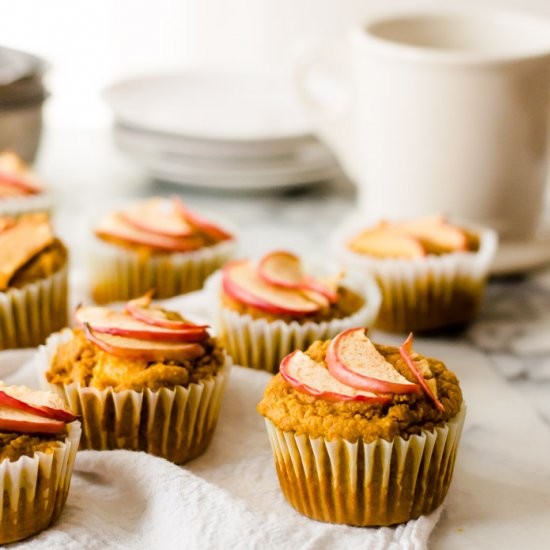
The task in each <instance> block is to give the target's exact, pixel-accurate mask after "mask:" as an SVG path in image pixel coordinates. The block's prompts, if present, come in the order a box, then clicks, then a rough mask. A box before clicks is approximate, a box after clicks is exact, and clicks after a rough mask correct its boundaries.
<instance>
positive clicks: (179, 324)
mask: <svg viewBox="0 0 550 550" xmlns="http://www.w3.org/2000/svg"><path fill="white" fill-rule="evenodd" d="M153 294H154V290H150V291H149V292H147V293H146V294H144V295H143V296H140V297H139V298H135V299H134V300H130V301H129V302H128V303H127V304H126V307H125V309H126V311H127V312H128V313H129V314H130V315H131V316H132V317H133V318H134V319H137V320H138V321H142V322H143V323H145V324H147V325H151V326H154V327H163V328H169V329H171V330H201V331H202V330H205V329H207V328H208V327H209V325H193V324H191V323H188V322H187V321H175V320H174V319H168V317H167V315H166V312H165V311H163V310H162V309H161V308H158V307H151V301H152V298H153Z"/></svg>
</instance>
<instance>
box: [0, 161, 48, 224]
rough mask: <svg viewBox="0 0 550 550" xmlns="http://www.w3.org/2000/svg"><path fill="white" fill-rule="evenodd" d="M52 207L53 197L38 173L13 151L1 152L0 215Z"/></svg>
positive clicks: (46, 210) (14, 214) (18, 213)
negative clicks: (46, 190)
mask: <svg viewBox="0 0 550 550" xmlns="http://www.w3.org/2000/svg"><path fill="white" fill-rule="evenodd" d="M50 209H51V199H50V197H49V196H48V194H47V193H46V192H45V191H44V189H43V188H42V186H41V184H40V183H39V181H38V178H37V177H36V175H35V174H34V173H33V172H32V170H31V169H30V168H29V167H28V166H27V165H26V164H25V162H23V160H22V159H21V158H20V157H19V156H18V155H17V154H16V153H15V152H13V151H2V152H1V153H0V216H19V215H21V214H26V213H30V212H46V213H49V211H50Z"/></svg>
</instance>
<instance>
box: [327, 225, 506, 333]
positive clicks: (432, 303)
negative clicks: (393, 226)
mask: <svg viewBox="0 0 550 550" xmlns="http://www.w3.org/2000/svg"><path fill="white" fill-rule="evenodd" d="M460 225H461V226H462V227H465V228H466V229H468V230H471V231H472V232H475V233H476V234H478V235H479V237H480V242H479V250H478V251H477V252H455V253H450V254H443V255H441V256H435V255H429V256H427V257H425V258H419V259H413V260H406V259H395V258H374V257H370V256H367V255H363V254H358V253H356V252H353V251H352V250H350V249H349V248H348V247H347V243H348V241H349V240H350V239H351V238H352V237H354V236H355V235H357V234H358V233H359V232H360V231H361V230H362V229H364V228H365V222H364V220H362V219H361V218H357V217H353V218H352V219H350V220H348V221H347V222H346V223H345V224H343V225H342V226H341V227H340V228H339V229H337V231H336V232H335V233H334V234H333V235H332V237H331V239H330V246H331V249H332V251H333V252H334V254H335V256H336V258H337V259H338V260H339V261H340V262H341V264H342V265H343V266H344V267H345V268H346V269H350V270H352V271H353V272H355V273H366V274H371V275H373V276H374V277H375V278H376V280H377V282H378V284H379V285H380V288H381V290H382V307H381V308H380V315H379V317H378V321H377V327H378V328H381V329H383V330H390V331H395V332H408V331H426V330H434V329H439V328H442V327H448V326H455V325H461V324H464V323H466V322H468V321H470V320H471V319H472V318H473V317H474V316H475V315H476V314H477V312H478V310H479V308H480V306H481V302H482V299H483V291H484V288H485V284H486V280H487V276H488V273H489V269H490V267H491V263H492V261H493V258H494V256H495V253H496V250H497V243H498V238H497V234H496V232H495V231H493V230H491V229H487V228H483V227H479V226H474V225H471V224H462V223H461V224H460Z"/></svg>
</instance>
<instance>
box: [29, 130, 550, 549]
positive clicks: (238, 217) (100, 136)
mask: <svg viewBox="0 0 550 550" xmlns="http://www.w3.org/2000/svg"><path fill="white" fill-rule="evenodd" d="M38 168H39V170H40V171H41V173H42V174H43V175H44V177H45V178H46V179H47V180H48V181H49V182H50V183H51V186H52V187H53V189H54V193H55V195H56V198H57V202H58V208H57V223H58V227H59V231H60V233H61V235H62V237H63V238H64V239H66V241H67V242H68V243H69V245H70V246H71V247H72V249H73V265H76V266H82V265H84V263H85V259H86V242H87V239H88V238H89V229H90V225H91V223H92V221H93V219H94V218H96V217H97V215H98V213H100V212H101V211H102V210H103V209H105V208H108V207H110V206H111V205H112V204H113V203H115V202H119V201H123V200H124V199H127V198H130V197H136V196H143V195H146V194H152V193H160V194H171V193H174V192H176V193H179V194H181V196H182V197H183V198H184V199H185V200H186V201H187V202H188V203H189V204H190V205H192V206H196V207H204V208H208V209H209V210H214V211H216V210H219V211H220V212H223V214H224V216H225V217H227V218H231V219H233V220H234V221H235V222H236V223H237V224H238V225H239V226H240V228H241V232H242V245H241V253H242V254H246V255H249V254H259V253H261V252H262V251H265V250H268V249H270V248H274V247H277V248H290V249H293V250H296V251H297V252H300V253H303V254H308V255H310V256H312V257H323V256H325V255H326V254H327V253H328V248H327V237H328V235H329V233H330V231H331V228H332V227H334V226H335V225H336V224H337V223H339V221H340V220H341V219H342V218H343V217H344V216H345V215H346V212H348V211H349V209H350V208H351V207H352V205H353V198H354V197H353V189H352V188H351V186H350V185H349V184H347V183H344V182H340V183H335V184H325V185H322V186H319V187H316V188H311V189H306V190H296V191H293V192H285V193H282V194H273V193H271V194H256V195H229V194H226V193H217V192H207V193H201V192H199V191H196V190H189V189H183V188H179V187H174V186H170V185H166V184H161V183H158V182H157V183H154V182H148V181H147V179H146V178H145V177H144V175H143V174H141V173H140V172H139V170H138V169H137V168H136V167H135V166H134V165H132V163H131V162H130V161H128V160H126V159H125V158H124V157H122V156H120V155H119V154H118V153H117V152H116V151H115V150H114V149H113V146H112V143H111V139H110V135H109V133H108V132H107V131H88V132H86V131H81V132H76V131H66V132H50V133H49V134H47V135H46V139H45V141H44V146H43V149H42V151H41V155H40V162H39V165H38ZM549 332H550V271H549V270H547V271H545V270H543V271H539V272H538V273H536V274H533V275H531V276H529V277H526V278H519V279H518V278H516V279H514V280H499V281H492V282H491V283H490V285H489V289H488V293H487V298H486V301H485V305H484V308H483V311H482V313H481V316H480V318H479V320H478V321H477V322H476V323H475V324H474V325H473V326H472V327H471V328H470V329H469V330H468V331H467V332H466V333H463V334H459V335H454V337H453V338H452V339H448V338H447V339H442V338H437V339H430V340H429V341H426V340H423V341H422V344H423V345H425V346H426V349H428V350H429V351H431V350H433V354H434V355H437V356H439V357H441V358H443V359H446V360H447V362H448V363H449V365H450V366H451V368H453V369H455V370H456V371H457V372H458V374H459V376H460V378H461V380H462V383H463V386H464V390H465V396H466V399H467V402H468V406H469V413H468V421H467V428H466V431H465V434H464V438H463V443H462V447H461V451H460V456H459V461H458V466H457V472H456V478H455V480H454V483H453V487H452V490H451V493H450V496H449V499H448V502H447V507H446V510H445V512H444V516H443V518H442V520H441V522H440V524H439V525H438V527H437V528H436V531H435V532H434V534H433V536H432V547H433V548H449V549H455V548H465V549H466V548H468V549H470V548H488V547H490V546H493V547H495V548H499V549H507V548H510V549H512V548H543V547H548V544H549V542H548V541H550V521H549V518H550V515H549V514H550V338H548V337H547V336H546V335H547V334H548V333H549ZM382 338H383V339H386V340H388V339H389V340H391V338H390V337H387V336H385V335H383V336H382ZM418 346H419V348H420V344H418ZM423 351H424V350H423Z"/></svg>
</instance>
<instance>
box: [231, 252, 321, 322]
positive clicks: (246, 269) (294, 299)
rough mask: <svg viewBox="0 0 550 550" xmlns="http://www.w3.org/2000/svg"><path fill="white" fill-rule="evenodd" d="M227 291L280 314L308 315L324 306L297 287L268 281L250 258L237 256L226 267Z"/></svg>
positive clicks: (246, 302) (268, 310)
mask: <svg viewBox="0 0 550 550" xmlns="http://www.w3.org/2000/svg"><path fill="white" fill-rule="evenodd" d="M222 288H223V291H224V292H225V293H226V294H227V295H228V296H230V297H231V298H233V299H234V300H236V301H238V302H241V303H243V304H247V305H249V306H252V307H255V308H257V309H261V310H263V311H267V312H268V313H273V314H276V315H294V316H301V315H308V314H311V313H316V312H318V311H319V310H320V306H319V304H317V303H315V302H312V301H310V300H308V299H307V298H306V297H305V296H303V295H302V294H301V293H300V292H296V291H295V290H293V289H288V288H278V287H273V286H272V285H269V284H267V283H266V282H265V281H264V280H263V279H261V278H260V276H259V275H258V270H257V269H256V266H254V265H253V264H252V263H251V262H249V261H248V260H236V261H233V262H229V263H228V264H226V265H225V267H224V268H223V271H222Z"/></svg>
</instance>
